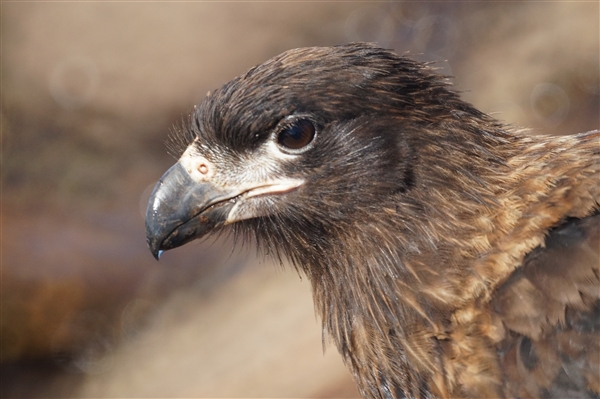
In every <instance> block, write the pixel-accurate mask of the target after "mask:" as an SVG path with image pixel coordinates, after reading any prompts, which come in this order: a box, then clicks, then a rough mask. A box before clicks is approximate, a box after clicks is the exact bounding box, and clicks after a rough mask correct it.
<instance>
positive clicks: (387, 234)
mask: <svg viewBox="0 0 600 399" xmlns="http://www.w3.org/2000/svg"><path fill="white" fill-rule="evenodd" d="M596 139H597V138H596ZM519 140H520V142H519V143H518V145H515V143H514V142H513V143H511V148H512V149H513V150H512V151H511V152H509V151H506V152H505V153H504V154H503V155H502V158H501V159H496V160H495V161H493V162H488V163H486V162H482V161H481V158H475V160H474V159H471V160H469V159H467V158H464V162H463V163H462V164H461V163H460V162H457V163H454V164H452V165H451V167H450V166H446V165H439V164H435V163H433V162H432V163H431V164H426V165H422V166H421V168H422V169H421V170H417V171H416V172H417V179H420V178H421V177H422V178H423V179H425V180H421V181H419V180H417V184H416V186H415V188H414V190H413V191H412V192H408V193H406V194H405V195H402V196H398V197H395V198H394V200H393V201H390V202H389V203H383V204H381V207H380V212H378V213H377V214H375V215H373V214H371V215H363V216H364V217H363V218H359V219H360V220H362V221H363V222H362V223H361V224H360V225H359V224H358V223H357V224H356V225H355V226H354V228H351V226H346V228H344V229H343V232H340V231H336V234H335V237H336V240H335V242H332V243H331V245H330V247H329V248H328V252H329V254H328V255H329V256H327V258H323V260H322V262H326V263H323V264H322V265H321V267H320V270H321V272H320V273H315V272H314V268H313V271H312V275H311V276H310V277H311V281H312V284H313V293H314V299H315V304H316V309H317V311H318V312H319V313H320V316H321V317H322V318H323V323H324V327H325V329H326V330H327V332H328V333H329V334H330V336H331V337H332V338H333V340H334V341H335V343H336V345H337V346H338V349H339V350H340V352H341V353H342V355H343V357H344V359H345V361H346V362H347V363H348V364H349V366H350V368H351V369H352V370H353V372H354V374H355V377H356V378H357V380H358V385H359V387H360V388H361V390H362V393H363V394H364V395H365V396H369V397H378V396H381V395H382V392H383V391H384V390H388V391H389V392H392V395H393V396H403V395H405V396H406V397H430V396H428V395H434V396H440V397H443V396H446V395H449V394H452V392H450V390H451V386H453V384H454V386H456V384H457V382H456V381H454V382H452V381H450V382H449V381H446V380H445V379H446V378H450V379H451V378H452V373H451V372H449V373H448V375H446V376H443V377H441V376H440V373H439V372H437V373H436V370H440V369H443V368H444V367H445V366H444V364H442V363H443V362H444V356H443V355H441V353H442V352H444V350H445V349H444V345H446V343H448V342H451V341H452V334H456V333H457V331H463V330H464V333H466V334H468V333H469V332H468V331H467V327H465V326H467V325H470V324H475V321H476V320H475V318H477V317H479V316H478V313H477V312H475V311H473V309H472V306H474V305H473V304H474V303H477V302H478V301H479V302H478V303H481V302H486V301H487V298H488V297H489V295H490V293H491V292H492V291H493V289H494V288H495V287H496V286H497V284H499V283H500V282H501V281H502V280H503V279H505V278H506V277H507V276H508V275H509V274H510V273H511V272H512V271H513V270H514V269H515V268H516V267H518V265H519V264H520V262H521V261H522V259H523V256H524V254H525V253H527V252H528V251H530V250H531V249H533V248H534V247H536V246H538V245H541V244H542V243H543V239H544V234H545V233H546V232H547V230H548V229H549V228H550V227H551V226H553V225H555V224H556V223H557V222H559V221H560V220H559V219H560V215H565V214H566V215H569V216H574V217H581V216H584V215H576V214H569V210H568V209H557V208H556V206H557V205H556V203H557V201H558V200H559V199H562V200H564V199H565V198H567V197H568V198H571V197H573V195H576V198H575V199H573V198H571V199H570V200H569V201H562V203H564V207H571V208H572V207H573V203H574V201H580V202H581V201H588V202H589V205H588V206H587V209H592V208H593V207H594V206H596V205H595V202H594V200H593V199H592V198H587V197H589V190H592V188H590V187H591V185H594V184H596V183H597V179H598V176H597V174H598V172H597V165H596V169H595V170H596V172H595V173H596V175H595V176H596V177H595V179H594V177H593V176H586V177H585V179H586V183H585V184H584V183H582V184H583V185H584V186H585V187H583V188H581V190H579V188H577V187H572V186H569V187H566V186H563V185H562V183H561V182H562V180H561V178H562V177H564V176H569V175H571V176H569V177H568V178H566V179H564V181H565V182H566V181H577V180H578V179H577V178H576V177H575V176H576V175H582V174H583V172H582V168H585V165H579V155H578V152H577V148H575V147H577V146H579V147H581V148H580V150H581V151H588V152H589V151H590V146H591V144H590V142H591V140H588V143H587V147H585V148H583V147H584V146H582V144H581V140H579V141H576V140H573V139H569V138H560V139H552V138H520V139H519ZM515 148H516V150H515ZM430 150H431V151H436V149H435V148H431V149H430ZM438 150H439V149H438ZM496 154H502V152H501V151H496ZM582 158H583V157H582ZM587 158H588V159H589V156H588V157H587ZM477 159H479V164H477V161H476V160H477ZM532 159H535V160H536V162H531V160H532ZM557 161H558V162H557ZM551 169H552V170H551ZM555 169H556V170H555ZM426 176H428V177H426ZM427 179H428V180H427ZM579 180H581V179H579ZM578 190H579V191H578ZM596 191H598V188H596ZM586 193H587V194H586ZM598 194H600V193H598ZM586 195H587V197H586ZM569 196H570V197H569ZM435 197H437V198H435ZM432 198H433V199H435V200H432ZM586 198H587V199H586ZM426 204H435V208H433V207H430V208H428V207H427V205H426ZM549 204H553V205H552V206H550V205H549ZM584 208H585V207H584ZM532 215H536V216H532ZM365 221H366V222H365ZM519 237H528V239H527V240H525V239H521V238H519ZM477 298H479V299H477ZM461 326H462V327H461ZM461 328H462V330H461ZM471 333H472V332H471ZM477 334H479V333H477ZM475 335H476V334H475ZM484 335H485V334H482V336H484ZM488 335H489V336H485V337H483V338H481V339H480V340H483V341H485V342H483V341H482V342H480V343H479V344H478V343H477V342H476V341H475V340H473V341H472V342H474V345H481V346H482V347H483V346H485V347H486V350H489V347H490V345H489V340H492V341H493V340H494V339H495V337H494V336H493V333H489V334H488ZM458 363H460V362H458ZM374 364H375V365H376V367H373V365H374ZM463 366H464V367H467V365H466V364H464V365H463ZM457 367H458V366H457ZM493 372H494V371H493V370H491V371H490V373H493ZM456 374H458V372H457V373H456ZM435 375H438V376H440V377H438V379H439V381H438V380H434V376H435ZM449 387H450V388H449ZM449 392H450V393H449ZM453 392H455V391H453ZM489 394H492V395H493V394H494V393H493V392H492V393H489Z"/></svg>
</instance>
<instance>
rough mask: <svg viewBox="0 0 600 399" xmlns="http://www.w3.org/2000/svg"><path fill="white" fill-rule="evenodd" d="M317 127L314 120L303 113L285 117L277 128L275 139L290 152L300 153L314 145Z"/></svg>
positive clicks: (285, 150) (278, 145) (278, 144)
mask: <svg viewBox="0 0 600 399" xmlns="http://www.w3.org/2000/svg"><path fill="white" fill-rule="evenodd" d="M316 136H317V129H316V127H315V124H314V122H313V121H312V120H310V119H309V118H307V117H306V116H302V115H294V116H290V117H287V118H285V119H283V120H282V121H281V122H280V123H279V125H278V127H277V128H276V129H275V132H274V135H273V140H274V141H275V144H276V145H277V147H278V148H279V149H280V150H281V151H283V152H285V153H288V154H300V153H303V152H305V151H307V150H309V149H310V148H312V147H313V145H314V141H315V138H316Z"/></svg>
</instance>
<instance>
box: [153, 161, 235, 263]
mask: <svg viewBox="0 0 600 399" xmlns="http://www.w3.org/2000/svg"><path fill="white" fill-rule="evenodd" d="M233 197H235V195H232V194H231V193H227V192H226V191H225V190H220V189H219V188H218V187H216V186H214V185H213V184H211V183H210V182H201V183H198V182H196V181H194V180H193V179H192V178H191V176H190V174H189V173H188V172H187V171H186V170H185V168H184V167H183V166H182V165H181V163H179V162H178V163H176V164H175V165H173V166H172V167H171V168H170V169H169V170H167V172H166V173H165V174H164V175H163V176H162V177H161V178H160V180H159V181H158V183H157V184H156V187H154V190H153V191H152V195H151V196H150V200H149V202H148V209H147V210H146V239H147V242H148V247H150V251H151V252H152V255H154V257H155V258H156V259H158V258H159V257H160V255H161V254H162V252H163V251H166V250H168V249H172V248H177V247H179V246H182V245H184V244H186V243H188V242H190V241H192V240H194V239H196V238H200V237H202V236H204V235H206V234H207V233H208V232H210V231H211V230H213V229H214V228H216V227H219V226H221V225H223V224H224V223H225V221H226V220H227V215H228V214H229V211H230V210H231V208H232V207H233V205H234V204H235V201H233V200H232V201H228V200H229V199H232V198H233Z"/></svg>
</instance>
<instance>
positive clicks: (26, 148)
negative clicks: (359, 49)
mask: <svg viewBox="0 0 600 399" xmlns="http://www.w3.org/2000/svg"><path fill="white" fill-rule="evenodd" d="M599 12H600V10H599V4H598V3H597V2H587V3H585V2H548V3H540V2H535V3H534V2H531V3H528V2H522V3H519V2H514V3H512V2H511V3H508V2H506V3H503V2H490V3H484V2H482V3H473V2H464V3H461V2H452V1H448V2H445V3H444V2H432V3H428V2H421V3H416V2H407V3H402V2H393V3H392V2H378V3H356V2H353V3H334V2H331V3H308V2H307V3H301V2H294V3H285V2H282V3H273V2H260V3H259V2H256V3H254V2H238V3H192V2H185V3H168V2H159V3H146V2H139V3H137V2H129V3H127V2H125V3H120V2H113V3H102V2H89V3H88V2H62V3H59V2H56V3H53V2H38V3H19V2H11V3H6V2H5V3H2V9H1V19H2V20H1V23H2V32H1V40H2V65H1V67H2V75H1V77H2V81H1V83H2V121H1V128H2V220H1V222H2V235H1V239H2V242H1V244H2V248H1V249H2V253H1V261H2V269H1V271H2V290H1V295H2V297H1V300H2V301H1V311H2V316H1V334H2V335H1V363H0V373H1V384H0V385H1V389H0V396H2V397H158V396H161V397H224V396H228V397H242V396H243V397H354V396H357V392H356V390H355V388H354V385H353V383H352V381H351V377H350V375H349V373H348V372H347V371H346V370H345V368H344V366H343V364H342V362H341V360H340V358H339V356H338V354H337V353H336V350H335V348H333V347H332V346H331V345H329V346H328V348H327V350H326V351H325V354H323V349H322V344H321V328H320V321H319V320H317V319H316V318H315V316H314V314H313V308H312V300H311V297H310V286H309V283H308V282H307V281H306V279H305V278H304V279H300V278H298V275H297V274H296V273H295V272H293V271H292V270H290V269H289V268H287V269H286V268H281V267H279V266H278V265H274V262H272V261H271V260H269V259H267V260H263V261H258V260H256V258H255V257H254V255H253V253H252V251H251V250H247V249H236V250H232V245H231V243H230V242H228V241H227V240H221V241H208V242H199V243H196V244H192V245H188V246H186V247H183V248H181V249H178V250H176V251H172V252H169V253H167V254H166V255H165V256H164V257H163V258H162V259H161V261H160V263H158V262H156V261H154V259H153V258H152V256H151V254H150V252H149V251H148V250H147V247H146V243H145V232H144V220H143V212H144V210H145V206H146V204H145V202H146V199H147V198H148V196H149V190H150V188H151V187H152V186H153V185H154V183H155V182H156V180H157V179H158V178H159V177H160V175H161V174H162V173H163V172H164V171H165V170H166V169H167V168H168V167H169V166H170V165H171V164H172V163H173V162H174V159H172V158H170V157H169V155H167V152H166V150H165V147H164V141H165V140H166V138H167V134H168V132H169V129H170V127H171V126H172V125H173V124H174V123H179V122H180V121H181V120H182V119H184V118H185V117H186V115H188V113H189V112H190V110H191V109H192V106H193V104H195V103H198V102H199V101H201V100H202V98H203V97H204V95H205V93H206V92H207V91H209V90H213V89H215V88H217V87H219V86H220V85H221V84H223V83H225V82H226V81H228V80H229V79H231V78H233V77H234V76H236V75H238V74H240V73H241V72H243V71H245V70H246V69H248V68H250V67H251V66H253V65H256V64H258V63H260V62H262V61H265V60H266V59H267V58H269V57H271V56H274V55H276V54H278V53H280V52H282V51H284V50H287V49H290V48H293V47H300V46H313V45H333V44H339V43H345V42H350V41H371V42H377V43H379V44H380V45H382V46H384V47H388V48H394V49H396V50H397V51H398V52H410V54H411V56H413V57H415V58H417V59H420V60H427V61H438V64H437V65H438V66H439V67H440V72H441V73H444V74H451V75H453V76H455V79H454V83H455V85H456V87H457V88H458V89H459V90H461V91H463V95H464V97H465V98H466V99H468V100H469V101H471V102H473V103H474V104H475V105H476V106H477V107H479V108H480V109H482V110H483V111H486V112H496V113H497V114H496V116H497V117H498V118H500V119H502V120H505V121H508V122H510V123H513V124H515V125H518V126H527V127H532V128H534V130H533V133H534V134H571V133H577V132H582V131H588V130H592V129H597V128H598V126H599V120H598V119H599V82H598V76H599Z"/></svg>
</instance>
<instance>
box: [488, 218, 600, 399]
mask: <svg viewBox="0 0 600 399" xmlns="http://www.w3.org/2000/svg"><path fill="white" fill-rule="evenodd" d="M489 309H490V313H491V314H492V316H493V318H496V319H499V320H500V321H501V323H502V325H503V327H504V330H505V331H504V338H503V339H502V340H501V341H500V342H498V344H497V350H498V354H499V357H500V368H501V372H502V375H503V379H504V381H505V384H504V390H505V394H506V395H508V396H511V397H551V398H559V397H561V398H562V397H578V398H579V397H581V398H597V397H598V395H599V393H600V213H596V214H594V215H592V216H588V217H585V218H581V219H569V220H567V221H566V222H565V223H563V224H562V225H560V226H558V227H556V228H554V229H553V230H551V231H550V232H549V234H548V235H547V237H546V239H545V242H544V245H543V246H539V247H537V248H535V249H534V250H532V251H531V252H530V253H528V254H527V255H526V256H525V258H524V260H523V263H522V266H521V267H519V268H518V269H516V270H515V271H514V272H513V273H512V274H511V275H510V276H509V278H508V279H506V281H504V282H503V283H502V284H501V285H500V286H499V287H498V288H497V290H496V291H495V293H494V295H493V297H492V300H491V302H490V306H489Z"/></svg>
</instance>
